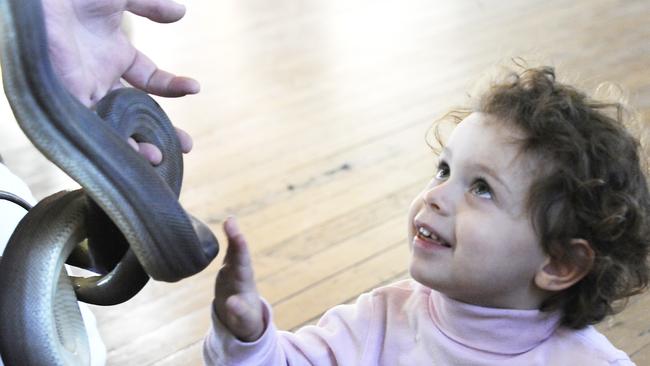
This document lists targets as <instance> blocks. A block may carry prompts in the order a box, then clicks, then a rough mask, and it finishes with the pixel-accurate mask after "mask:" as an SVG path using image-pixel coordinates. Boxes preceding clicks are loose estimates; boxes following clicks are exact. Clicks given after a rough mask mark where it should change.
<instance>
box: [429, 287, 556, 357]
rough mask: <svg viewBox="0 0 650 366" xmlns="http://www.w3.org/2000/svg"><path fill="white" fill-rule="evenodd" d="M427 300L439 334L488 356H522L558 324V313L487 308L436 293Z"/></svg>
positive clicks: (551, 332) (544, 338)
mask: <svg viewBox="0 0 650 366" xmlns="http://www.w3.org/2000/svg"><path fill="white" fill-rule="evenodd" d="M429 299H430V301H429V311H430V314H431V318H432V319H433V321H434V323H435V324H436V326H437V327H438V328H439V329H440V331H441V332H442V333H444V334H445V335H446V336H447V337H449V338H451V339H453V340H454V341H456V342H458V343H461V344H463V345H465V346H469V347H472V348H475V349H478V350H482V351H487V352H492V353H499V354H509V355H512V354H520V353H524V352H526V351H528V350H530V349H532V348H534V347H535V346H537V345H539V344H540V343H542V342H544V341H545V340H546V339H547V338H548V337H550V336H551V334H553V332H554V331H555V330H556V329H557V327H558V325H559V323H560V313H559V312H543V311H540V310H518V309H497V308H487V307H482V306H477V305H471V304H466V303H462V302H459V301H456V300H453V299H451V298H449V297H447V296H445V295H444V294H441V293H439V292H437V291H431V295H430V296H429Z"/></svg>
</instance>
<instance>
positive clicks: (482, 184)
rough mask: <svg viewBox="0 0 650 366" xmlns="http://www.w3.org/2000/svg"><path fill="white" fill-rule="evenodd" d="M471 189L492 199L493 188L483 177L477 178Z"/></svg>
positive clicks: (476, 193)
mask: <svg viewBox="0 0 650 366" xmlns="http://www.w3.org/2000/svg"><path fill="white" fill-rule="evenodd" d="M470 191H471V192H472V194H474V195H476V196H478V197H481V198H486V199H492V188H490V185H489V184H488V183H487V182H486V181H485V179H483V178H478V179H476V181H475V182H474V184H472V187H471V188H470Z"/></svg>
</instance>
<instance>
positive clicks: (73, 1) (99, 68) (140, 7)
mask: <svg viewBox="0 0 650 366" xmlns="http://www.w3.org/2000/svg"><path fill="white" fill-rule="evenodd" d="M42 3H43V11H44V14H45V25H46V28H47V36H48V47H49V53H50V58H51V60H52V65H53V67H54V71H55V72H56V73H57V75H58V76H59V78H60V80H61V81H62V83H63V84H64V85H65V86H66V88H67V89H68V91H70V93H71V94H73V95H74V96H75V97H77V98H78V99H79V100H80V101H81V102H82V103H83V104H84V105H85V106H87V107H92V106H94V105H95V103H97V101H99V100H100V99H101V98H102V97H104V95H106V94H107V93H108V92H110V91H111V90H113V89H115V88H119V87H122V83H121V79H124V80H125V81H127V82H128V83H129V84H131V85H133V86H134V87H136V88H138V89H141V90H143V91H146V92H148V93H151V94H155V95H159V96H165V97H179V96H183V95H187V94H195V93H198V91H199V83H198V82H197V81H196V80H194V79H191V78H187V77H179V76H176V75H174V74H171V73H169V72H167V71H164V70H161V69H159V68H158V67H157V66H156V65H155V64H154V63H153V62H152V61H151V60H150V59H149V58H148V57H147V56H146V55H144V54H143V53H141V52H140V51H138V50H137V49H136V48H135V47H134V46H133V45H132V44H131V42H130V41H129V39H128V37H127V36H126V34H125V33H124V32H123V31H122V28H121V26H122V17H123V15H124V12H125V11H129V12H131V13H133V14H136V15H139V16H143V17H146V18H148V19H151V20H153V21H155V22H159V23H171V22H175V21H177V20H179V19H181V18H182V17H183V15H185V7H184V6H183V5H181V4H178V3H175V2H174V1H172V0H42ZM179 138H180V140H181V145H182V148H183V151H184V152H189V150H190V149H191V147H192V140H191V138H190V136H189V135H188V134H187V133H185V132H182V131H181V132H180V133H179ZM131 143H132V145H134V144H135V141H131ZM134 146H137V147H138V148H137V150H139V151H140V152H141V153H142V154H143V155H144V156H145V157H147V158H148V159H149V160H150V161H151V162H152V163H154V164H158V163H160V161H161V160H162V156H161V153H160V151H159V150H158V148H156V147H155V146H153V145H150V144H135V145H134Z"/></svg>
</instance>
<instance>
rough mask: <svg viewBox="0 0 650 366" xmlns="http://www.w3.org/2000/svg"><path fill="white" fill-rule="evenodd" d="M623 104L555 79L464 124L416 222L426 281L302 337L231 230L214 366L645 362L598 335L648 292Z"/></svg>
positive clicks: (344, 311)
mask: <svg viewBox="0 0 650 366" xmlns="http://www.w3.org/2000/svg"><path fill="white" fill-rule="evenodd" d="M611 108H614V109H615V112H617V113H615V114H616V116H615V117H609V116H608V114H607V113H606V112H607V110H608V109H611ZM621 108H622V106H621V105H619V104H604V103H598V102H595V101H593V100H591V99H589V98H587V97H586V96H585V95H583V94H582V93H580V92H578V91H576V90H575V89H574V88H572V87H570V86H567V85H563V84H561V83H559V82H557V81H556V80H555V75H554V71H553V69H551V68H539V69H530V70H526V71H524V72H522V73H520V74H515V73H513V74H512V75H510V78H509V79H508V80H506V81H503V82H501V83H497V84H494V85H492V87H491V88H490V89H489V90H487V92H485V93H484V94H483V95H482V96H481V98H479V103H478V105H477V106H476V107H475V108H473V109H472V110H468V111H462V112H459V113H453V114H449V115H448V116H451V117H455V118H456V120H457V121H460V123H458V125H457V127H455V129H454V131H453V133H452V134H451V136H450V137H449V140H448V141H447V143H446V144H445V146H444V148H443V150H442V153H441V155H440V160H439V164H438V168H437V171H436V172H435V176H434V177H433V179H432V180H431V182H430V183H429V185H428V186H427V187H426V188H425V189H424V190H423V191H422V192H421V193H420V194H419V195H418V196H417V197H416V198H415V199H414V201H413V203H412V205H411V209H410V213H409V216H408V244H409V246H410V249H411V253H412V254H411V261H410V268H409V269H410V274H411V276H412V278H413V279H411V280H405V281H401V282H398V283H395V284H392V285H388V286H385V287H381V288H378V289H376V290H374V291H372V292H370V293H368V294H363V295H361V296H360V297H359V298H358V299H357V301H356V303H355V304H352V305H341V306H337V307H335V308H333V309H331V310H330V311H328V312H327V313H326V314H325V315H324V316H323V317H322V318H321V320H320V321H319V322H318V324H317V325H316V326H307V327H304V328H302V329H301V330H299V331H298V332H296V333H289V332H283V331H277V330H276V328H275V326H274V325H273V322H272V317H271V310H270V307H269V305H268V303H266V302H265V301H264V300H262V299H261V298H260V296H259V294H258V292H257V290H256V287H255V282H254V279H253V271H252V266H251V262H250V257H249V253H248V249H247V243H246V241H245V239H244V237H243V235H242V234H241V233H240V232H239V229H238V228H237V225H236V223H235V221H234V219H228V220H227V221H226V222H225V224H224V229H225V232H226V234H227V236H228V240H229V245H228V252H227V254H226V258H225V259H224V266H223V268H222V269H221V270H220V272H219V275H218V277H217V280H216V291H215V299H214V303H213V313H212V319H213V327H212V329H211V331H210V334H209V335H208V337H207V338H206V340H205V344H204V359H205V362H206V363H207V364H212V365H630V364H632V362H631V361H630V359H629V358H628V356H627V355H626V354H625V353H624V352H622V351H620V350H618V349H616V348H615V347H614V346H613V345H612V344H611V343H610V342H609V341H608V340H607V339H606V338H605V337H604V336H603V335H602V334H600V333H598V332H597V331H596V330H595V329H594V328H593V327H592V326H591V324H594V323H597V322H599V321H601V320H602V319H603V318H604V317H605V316H607V315H609V314H612V313H613V312H614V311H613V303H614V302H615V301H616V300H620V299H625V298H627V297H628V296H630V295H632V294H636V293H639V292H641V291H642V290H643V289H645V287H646V286H647V282H648V263H647V257H648V251H649V245H650V232H649V230H650V225H649V222H648V214H649V212H648V211H649V210H650V194H649V193H648V185H647V182H646V178H645V175H644V171H643V169H642V166H643V162H642V161H641V160H640V154H639V143H638V142H637V140H635V139H634V138H633V137H632V136H631V135H630V133H628V132H627V131H626V129H625V127H624V126H623V124H622V115H623V114H622V109H621Z"/></svg>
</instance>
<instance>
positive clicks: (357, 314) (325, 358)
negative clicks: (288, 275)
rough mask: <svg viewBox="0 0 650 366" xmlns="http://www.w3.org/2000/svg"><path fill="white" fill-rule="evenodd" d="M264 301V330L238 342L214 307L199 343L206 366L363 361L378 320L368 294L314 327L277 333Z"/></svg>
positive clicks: (328, 314) (336, 309)
mask: <svg viewBox="0 0 650 366" xmlns="http://www.w3.org/2000/svg"><path fill="white" fill-rule="evenodd" d="M263 302H264V319H265V323H266V329H265V331H264V333H263V334H262V336H261V337H260V338H259V339H258V340H257V341H255V342H242V341H240V340H239V339H237V338H236V337H234V336H233V335H232V334H231V333H230V331H228V329H227V328H226V327H225V326H224V325H223V324H222V323H221V322H220V321H219V319H218V317H217V316H216V313H215V312H214V307H213V310H212V324H213V326H212V328H211V330H210V332H209V334H208V336H207V337H206V339H205V341H204V344H203V357H204V362H205V364H206V365H220V366H225V365H256V366H278V365H292V366H295V365H318V366H325V365H361V364H363V363H365V362H364V357H366V353H367V351H368V344H369V339H368V338H369V334H371V333H370V332H369V330H370V328H371V327H373V326H374V325H373V323H376V320H379V319H378V318H377V314H376V312H375V311H374V306H373V301H372V296H371V295H369V294H364V295H361V296H360V297H359V298H358V299H357V302H356V303H355V304H350V305H339V306H336V307H334V308H332V309H330V310H329V311H327V312H326V313H325V314H324V315H323V317H322V318H321V319H320V320H319V321H318V324H317V325H311V326H306V327H303V328H301V329H300V330H298V331H297V332H296V333H291V332H286V331H278V330H277V329H276V327H275V325H274V324H273V321H272V313H271V308H270V306H269V304H268V303H267V302H266V301H264V300H263ZM375 318H377V319H375ZM373 343H374V342H373ZM370 353H372V352H370Z"/></svg>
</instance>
